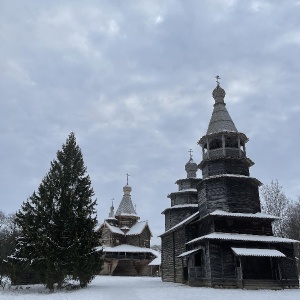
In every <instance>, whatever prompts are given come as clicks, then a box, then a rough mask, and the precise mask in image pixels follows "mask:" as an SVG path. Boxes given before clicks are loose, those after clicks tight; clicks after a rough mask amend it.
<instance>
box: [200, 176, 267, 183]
mask: <svg viewBox="0 0 300 300" xmlns="http://www.w3.org/2000/svg"><path fill="white" fill-rule="evenodd" d="M221 177H231V178H233V177H235V178H251V179H254V180H255V181H257V182H258V183H259V185H262V183H261V182H260V181H259V180H258V179H256V178H254V177H250V176H246V175H240V174H219V175H213V176H208V177H206V178H203V180H210V179H214V178H221Z"/></svg>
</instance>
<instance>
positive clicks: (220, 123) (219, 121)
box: [206, 84, 238, 134]
mask: <svg viewBox="0 0 300 300" xmlns="http://www.w3.org/2000/svg"><path fill="white" fill-rule="evenodd" d="M212 95H213V97H214V99H215V104H214V110H213V113H212V116H211V119H210V122H209V125H208V129H207V132H206V134H213V133H218V132H238V131H237V129H236V127H235V125H234V123H233V121H232V119H231V117H230V115H229V113H228V111H227V109H226V104H225V102H224V97H225V95H226V93H225V91H224V90H223V89H222V88H221V87H220V85H219V84H218V85H217V87H216V88H215V89H214V90H213V93H212Z"/></svg>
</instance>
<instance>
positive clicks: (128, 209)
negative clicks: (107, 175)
mask: <svg viewBox="0 0 300 300" xmlns="http://www.w3.org/2000/svg"><path fill="white" fill-rule="evenodd" d="M123 191H124V195H123V198H122V200H121V203H120V205H119V207H118V209H117V211H116V214H115V216H134V217H138V216H137V214H136V211H135V209H134V206H133V203H132V201H131V195H130V192H131V187H130V186H129V185H128V184H127V185H126V186H124V187H123Z"/></svg>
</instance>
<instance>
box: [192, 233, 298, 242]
mask: <svg viewBox="0 0 300 300" xmlns="http://www.w3.org/2000/svg"><path fill="white" fill-rule="evenodd" d="M204 239H210V240H235V241H251V242H268V243H299V241H296V240H292V239H287V238H281V237H278V236H268V235H253V234H239V233H221V232H214V233H210V234H207V235H204V236H200V237H198V238H195V239H193V240H191V241H189V242H187V243H186V244H192V243H195V242H197V241H200V240H204Z"/></svg>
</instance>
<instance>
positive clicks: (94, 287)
mask: <svg viewBox="0 0 300 300" xmlns="http://www.w3.org/2000/svg"><path fill="white" fill-rule="evenodd" d="M0 299H1V300H8V299H9V300H37V299H39V300H54V299H55V300H58V299H61V300H96V299H97V300H112V299H119V300H127V299H128V300H174V299H175V300H176V299H178V300H193V299H203V300H210V299H213V300H232V299H234V300H260V299H263V300H276V299H280V300H296V299H300V290H280V291H271V290H258V291H250V290H237V289H228V290H227V289H211V288H196V287H189V286H186V285H182V284H176V283H170V282H162V281H161V279H160V278H158V277H118V276H97V277H96V278H95V279H94V281H93V282H92V283H91V284H90V285H89V286H88V287H87V288H85V289H80V290H74V291H63V292H61V291H60V292H55V293H49V292H47V291H46V290H45V289H44V288H43V287H42V286H41V285H36V286H32V287H31V288H30V289H25V287H24V289H5V290H0Z"/></svg>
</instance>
